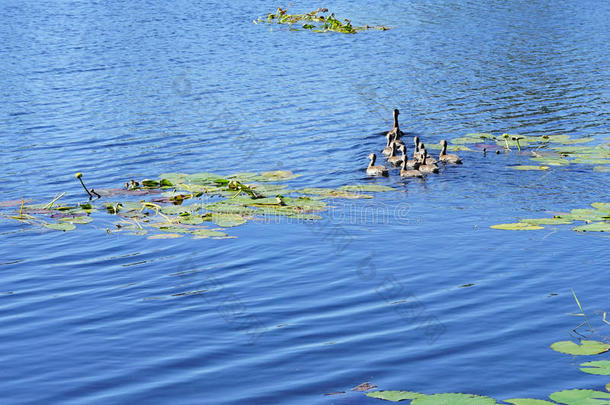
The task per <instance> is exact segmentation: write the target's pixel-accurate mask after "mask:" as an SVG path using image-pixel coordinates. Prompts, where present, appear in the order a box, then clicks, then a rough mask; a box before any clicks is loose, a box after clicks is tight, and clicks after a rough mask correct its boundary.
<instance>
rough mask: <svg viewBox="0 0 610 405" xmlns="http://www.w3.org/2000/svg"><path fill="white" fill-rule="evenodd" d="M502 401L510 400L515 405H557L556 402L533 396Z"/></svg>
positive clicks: (508, 400)
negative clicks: (533, 397)
mask: <svg viewBox="0 0 610 405" xmlns="http://www.w3.org/2000/svg"><path fill="white" fill-rule="evenodd" d="M502 402H508V403H509V404H513V405H557V404H556V403H555V402H549V401H543V400H541V399H532V398H511V399H505V400H504V401H502Z"/></svg>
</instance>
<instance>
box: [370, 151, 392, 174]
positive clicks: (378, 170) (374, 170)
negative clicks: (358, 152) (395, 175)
mask: <svg viewBox="0 0 610 405" xmlns="http://www.w3.org/2000/svg"><path fill="white" fill-rule="evenodd" d="M369 159H371V163H369V166H368V167H367V168H366V174H368V175H369V176H380V175H381V176H387V175H388V169H387V168H386V167H385V166H380V165H377V166H375V159H377V155H375V154H374V153H371V154H370V155H369Z"/></svg>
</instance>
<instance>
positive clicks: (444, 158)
mask: <svg viewBox="0 0 610 405" xmlns="http://www.w3.org/2000/svg"><path fill="white" fill-rule="evenodd" d="M441 147H442V149H441V153H440V155H438V160H439V162H445V163H453V164H456V165H461V164H462V159H460V157H459V156H458V155H454V154H451V153H449V154H448V153H447V141H446V140H444V139H443V140H442V141H441Z"/></svg>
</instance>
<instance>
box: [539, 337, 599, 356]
mask: <svg viewBox="0 0 610 405" xmlns="http://www.w3.org/2000/svg"><path fill="white" fill-rule="evenodd" d="M551 349H553V350H555V351H557V352H560V353H565V354H571V355H573V356H589V355H592V354H600V353H605V352H607V351H608V350H609V349H610V345H608V344H606V343H603V342H598V341H596V340H582V341H580V344H579V343H574V342H572V341H571V340H564V341H561V342H555V343H553V344H552V345H551Z"/></svg>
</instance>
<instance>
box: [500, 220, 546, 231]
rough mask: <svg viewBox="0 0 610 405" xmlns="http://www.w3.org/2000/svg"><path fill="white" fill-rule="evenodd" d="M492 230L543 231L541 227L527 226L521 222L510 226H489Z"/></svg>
mask: <svg viewBox="0 0 610 405" xmlns="http://www.w3.org/2000/svg"><path fill="white" fill-rule="evenodd" d="M490 228H492V229H503V230H507V231H534V230H537V229H544V227H542V226H537V225H532V224H527V223H523V222H516V223H512V224H499V225H492V226H490Z"/></svg>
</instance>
